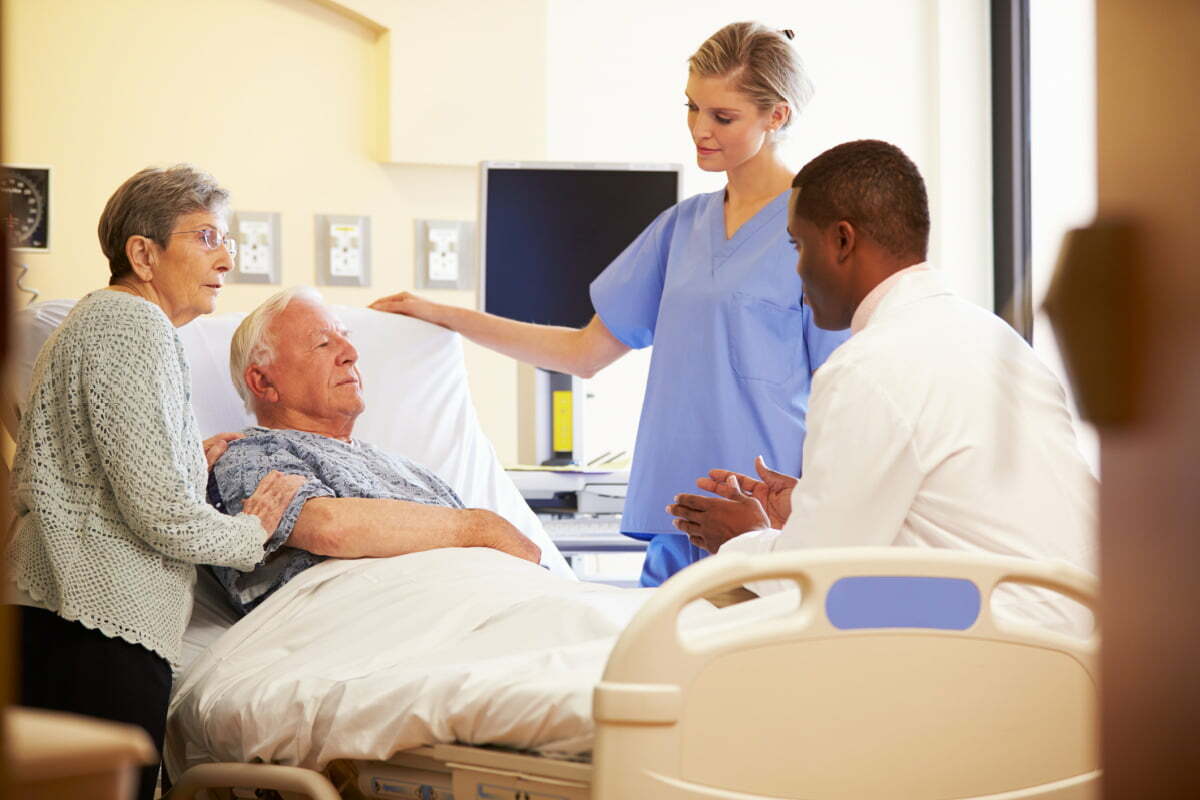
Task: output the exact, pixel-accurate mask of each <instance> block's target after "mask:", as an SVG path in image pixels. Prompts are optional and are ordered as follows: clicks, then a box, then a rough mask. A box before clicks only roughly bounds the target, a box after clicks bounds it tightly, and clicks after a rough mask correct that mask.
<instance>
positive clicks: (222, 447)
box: [204, 433, 246, 469]
mask: <svg viewBox="0 0 1200 800" xmlns="http://www.w3.org/2000/svg"><path fill="white" fill-rule="evenodd" d="M245 436H246V434H244V433H218V434H217V435H216V436H210V437H208V438H207V439H205V440H204V460H205V461H207V462H208V468H209V469H212V468H213V464H215V463H217V459H218V458H220V457H221V456H223V455H225V451H226V450H228V449H229V443H230V442H233V441H236V440H238V439H243V438H245Z"/></svg>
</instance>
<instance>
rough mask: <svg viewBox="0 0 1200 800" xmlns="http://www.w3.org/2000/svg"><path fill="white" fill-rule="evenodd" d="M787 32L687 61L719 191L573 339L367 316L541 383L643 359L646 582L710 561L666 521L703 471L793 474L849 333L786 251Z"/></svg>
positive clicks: (406, 308) (728, 31)
mask: <svg viewBox="0 0 1200 800" xmlns="http://www.w3.org/2000/svg"><path fill="white" fill-rule="evenodd" d="M790 38H791V32H790V31H774V30H771V29H769V28H766V27H764V26H762V25H759V24H757V23H751V22H742V23H734V24H732V25H727V26H725V27H724V28H722V29H721V30H719V31H717V33H715V34H714V35H713V36H712V37H710V38H709V39H708V40H707V41H706V42H704V44H702V45H701V46H700V49H699V50H697V51H696V52H695V53H694V54H693V55H692V57H691V58H690V59H689V61H688V64H689V72H688V82H687V89H686V96H687V120H688V128H689V130H690V132H691V135H692V141H693V143H694V145H695V148H696V161H697V164H698V165H699V166H700V168H701V169H704V170H706V171H709V172H724V173H725V175H726V178H727V181H728V182H727V184H726V187H725V188H724V189H722V190H720V191H717V192H713V193H711V194H702V195H697V196H695V197H691V198H688V199H687V200H684V201H683V202H681V203H679V204H678V205H676V206H673V207H672V208H669V209H667V210H666V211H664V212H663V213H662V214H661V215H659V217H658V218H657V219H656V220H654V222H652V223H651V224H650V226H649V227H648V228H646V230H645V231H643V232H642V233H641V235H639V236H638V238H637V239H635V240H634V241H633V243H632V244H630V245H629V247H628V248H626V249H625V251H624V252H623V253H621V255H619V256H618V257H617V258H616V260H615V261H613V262H612V264H610V265H609V266H608V267H607V268H606V269H605V271H604V272H603V273H601V275H600V276H599V277H597V278H596V280H595V281H594V282H593V283H592V286H591V296H592V305H593V307H594V308H595V309H596V316H594V317H593V318H592V320H591V322H590V323H588V325H587V326H585V327H584V328H582V329H578V330H576V329H573V328H562V327H554V326H545V325H531V324H528V323H523V322H515V321H512V320H507V319H503V318H501V317H496V316H492V315H490V314H485V313H482V312H479V311H475V310H472V309H465V308H457V307H453V306H445V305H441V304H438V303H432V302H430V301H428V300H424V299H423V298H420V297H417V296H415V295H412V294H409V293H408V292H401V293H399V294H396V295H392V296H390V297H385V298H382V299H380V300H377V301H376V302H375V303H373V304H372V308H376V309H378V310H381V311H392V312H395V313H401V314H407V315H409V316H415V317H418V318H421V319H425V320H428V321H429V322H433V323H436V324H439V325H442V326H444V327H447V328H450V329H452V330H455V331H458V332H459V333H461V334H462V335H464V336H466V337H467V338H469V339H471V340H472V341H474V342H477V343H479V344H482V345H483V346H485V347H489V348H491V349H493V350H496V351H499V352H501V353H505V354H507V355H510V356H512V357H513V358H517V359H520V360H522V361H526V362H529V363H531V364H535V365H537V366H539V367H543V368H545V369H552V370H557V371H559V372H566V373H570V374H573V375H578V376H580V377H585V378H586V377H590V376H592V375H594V374H595V373H596V372H597V371H599V370H600V369H602V368H603V367H605V366H607V365H609V364H611V363H612V362H613V361H615V360H616V359H618V358H619V357H621V356H622V355H624V354H625V353H627V352H629V350H631V349H633V348H641V347H648V346H650V345H654V352H653V355H652V357H651V362H650V374H649V379H648V381H647V385H646V397H645V400H644V403H643V406H642V416H641V421H640V423H639V425H638V439H637V444H636V447H635V449H634V459H633V466H632V471H631V474H630V478H629V494H628V496H627V498H626V501H625V511H624V514H623V515H622V520H621V522H622V529H623V530H624V531H625V532H626V533H627V534H628V535H630V536H634V537H636V538H641V539H648V540H649V544H648V545H647V550H646V562H645V565H644V567H643V571H642V583H643V584H644V585H647V586H657V585H658V584H659V583H661V582H662V581H664V580H666V578H667V577H669V576H670V575H672V574H673V573H675V572H677V571H678V570H680V569H682V568H683V567H685V566H687V565H688V564H691V563H692V562H694V561H697V560H699V559H701V558H703V557H704V556H705V555H707V554H706V553H705V552H704V551H703V550H700V549H699V548H697V547H695V546H694V545H692V544H691V543H690V542H689V541H688V538H687V536H686V535H684V534H682V533H680V532H679V531H678V530H676V529H675V527H674V525H673V523H672V518H671V516H670V515H669V514H668V513H667V511H666V506H667V505H668V504H669V503H671V502H672V499H673V498H674V496H675V495H676V494H678V493H680V492H686V491H691V490H692V487H693V485H694V484H693V481H694V479H695V476H697V475H705V474H707V473H708V470H709V469H710V468H712V466H713V465H714V464H720V465H728V467H729V468H731V469H740V470H742V471H743V472H746V473H749V474H752V473H751V470H750V467H751V466H752V465H753V464H754V460H755V457H756V456H759V455H762V456H763V457H764V458H765V460H766V462H767V463H768V464H770V465H771V466H773V467H775V468H776V469H779V470H780V471H782V472H786V473H790V474H793V475H796V474H799V471H800V459H801V456H800V454H801V452H802V448H803V445H804V436H805V414H806V411H807V409H808V393H809V386H810V383H811V380H812V374H813V372H814V371H815V370H816V368H817V367H818V366H820V365H821V363H823V362H824V361H825V359H826V357H827V356H828V355H829V354H830V353H831V352H832V351H833V349H834V348H835V347H837V346H838V345H839V344H841V342H842V341H844V340H845V338H846V335H847V332H846V331H840V332H835V331H823V330H821V329H819V328H817V327H816V326H815V325H814V324H813V321H812V316H811V313H810V312H809V310H808V309H807V307H805V306H804V305H803V303H802V302H801V298H802V294H803V288H802V286H801V283H800V278H799V277H798V276H797V275H796V256H795V251H794V250H793V249H792V246H791V244H790V243H789V241H788V234H787V230H786V224H787V201H788V195H789V194H790V192H791V182H792V176H793V171H792V170H791V169H790V168H789V167H788V166H787V165H786V164H785V163H784V162H783V160H782V158H781V157H780V155H779V153H778V152H777V148H776V144H777V141H778V139H779V136H780V133H781V132H782V131H783V130H784V129H785V128H787V127H788V126H789V125H790V124H791V123H792V121H793V119H794V118H795V117H796V116H797V115H798V114H799V112H800V110H801V109H802V108H803V106H804V105H805V103H807V101H808V99H809V98H810V97H811V95H812V85H811V84H810V83H809V81H808V78H807V76H806V75H805V74H804V70H803V66H802V65H801V63H800V59H799V58H798V57H797V56H796V54H795V52H794V51H793V49H792V47H791V45H790V44H789V40H790Z"/></svg>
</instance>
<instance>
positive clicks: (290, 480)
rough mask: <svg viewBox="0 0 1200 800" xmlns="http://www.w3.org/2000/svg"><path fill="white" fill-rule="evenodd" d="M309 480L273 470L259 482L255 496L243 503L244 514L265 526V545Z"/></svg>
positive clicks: (301, 476)
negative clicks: (297, 494) (293, 499)
mask: <svg viewBox="0 0 1200 800" xmlns="http://www.w3.org/2000/svg"><path fill="white" fill-rule="evenodd" d="M306 480H308V479H307V478H305V477H304V476H303V475H285V474H284V473H282V472H279V471H278V470H271V471H270V472H268V473H267V474H266V475H264V476H263V479H262V480H261V481H259V482H258V486H257V487H256V488H255V489H254V494H252V495H250V496H249V497H247V498H246V502H244V503H242V513H244V514H250V515H251V516H254V517H258V521H259V522H260V523H261V524H262V526H263V532H264V535H263V543H264V544H265V543H266V541H267V539H270V538H271V534H272V533H274V532H275V529H276V528H277V527H279V520H281V519H283V512H284V511H287V507H288V506H289V505H291V503H292V498H294V497H295V496H296V492H298V491H300V487H301V486H303V485H304V482H305V481H306Z"/></svg>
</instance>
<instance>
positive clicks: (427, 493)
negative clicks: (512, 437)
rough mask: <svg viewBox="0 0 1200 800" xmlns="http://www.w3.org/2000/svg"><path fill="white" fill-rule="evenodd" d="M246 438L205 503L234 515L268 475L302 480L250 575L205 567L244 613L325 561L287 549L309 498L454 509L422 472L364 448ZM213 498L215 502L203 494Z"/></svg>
mask: <svg viewBox="0 0 1200 800" xmlns="http://www.w3.org/2000/svg"><path fill="white" fill-rule="evenodd" d="M243 433H245V434H246V438H244V439H238V440H237V441H234V442H231V443H230V445H229V450H228V451H226V453H225V455H223V456H222V457H221V459H220V460H219V461H217V464H216V466H215V467H213V481H212V482H210V487H209V488H210V500H213V501H217V500H219V501H220V503H222V504H223V505H224V510H225V511H226V512H227V513H230V514H237V513H238V512H239V511H241V510H242V504H243V503H244V502H245V500H246V498H248V497H249V496H250V495H252V494H253V493H254V489H255V488H256V487H257V486H258V482H259V481H260V480H262V479H263V477H264V476H265V475H266V474H267V473H268V472H270V471H271V470H273V469H274V470H279V471H280V472H283V473H287V474H289V475H303V476H304V477H306V478H308V480H307V482H306V483H305V484H304V485H303V486H301V487H300V491H298V492H297V493H296V497H295V498H294V499H293V500H292V502H291V504H290V505H289V506H288V507H287V510H286V511H285V512H284V514H283V518H282V519H281V520H280V521H279V527H277V528H276V529H275V533H274V535H272V536H271V538H270V540H269V541H268V542H267V545H266V552H267V557H266V558H265V560H264V561H263V562H262V563H261V564H259V565H258V566H257V567H255V568H254V569H253V570H251V571H250V572H241V571H239V570H236V569H231V568H228V567H212V570H213V573H214V574H215V575H216V576H217V579H218V580H219V581H220V582H221V585H222V586H224V587H225V589H226V590H227V591H228V592H229V597H230V599H231V600H232V601H233V605H234V607H235V608H236V609H238V610H239V611H241V612H242V613H246V612H248V611H250V609H252V608H254V607H255V606H257V605H258V604H259V603H261V602H262V601H263V600H265V599H266V598H267V596H268V595H270V594H271V592H274V591H275V590H276V589H278V588H279V587H280V586H283V584H285V583H287V582H288V581H289V580H291V579H292V578H294V577H295V576H296V575H298V574H300V573H301V572H303V571H304V570H306V569H308V568H309V567H311V566H313V565H314V564H319V563H320V562H322V561H324V560H325V556H318V555H313V554H312V553H309V552H307V551H305V550H299V549H297V548H294V547H288V546H287V540H288V537H289V536H291V535H292V528H293V527H294V526H295V524H296V520H297V519H298V518H299V517H300V510H301V508H302V507H303V506H304V503H305V502H306V501H307V500H309V499H311V498H313V497H368V498H377V499H380V498H381V499H389V500H409V501H412V502H415V503H425V504H427V505H434V506H448V507H450V508H462V507H463V502H462V500H460V499H459V497H458V495H457V494H456V493H455V492H454V490H453V489H451V488H450V486H449V485H448V484H447V483H446V482H445V481H443V480H442V479H441V478H439V477H438V476H437V475H434V474H433V473H432V472H430V471H429V470H427V469H425V468H424V467H422V466H420V465H419V464H415V463H413V462H412V461H409V460H408V459H406V458H402V457H400V456H394V455H391V454H389V453H386V452H384V451H383V450H380V449H379V448H377V447H373V446H371V445H369V444H367V443H365V442H361V441H358V440H353V441H351V442H343V441H340V440H338V439H331V438H329V437H328V436H321V435H320V434H316V433H305V432H303V431H293V430H274V429H270V428H263V427H253V428H247V429H246V430H245V431H243ZM214 490H215V493H216V495H217V496H216V497H212V496H211V495H212V494H213V493H214Z"/></svg>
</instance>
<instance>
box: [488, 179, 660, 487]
mask: <svg viewBox="0 0 1200 800" xmlns="http://www.w3.org/2000/svg"><path fill="white" fill-rule="evenodd" d="M680 170H681V166H680V165H678V164H563V163H551V162H511V161H508V162H501V161H487V162H484V163H483V164H481V165H480V172H479V183H480V191H479V203H480V208H479V274H480V291H479V305H480V308H482V309H483V310H484V311H486V312H488V313H490V314H496V315H498V316H501V317H507V318H508V319H515V320H518V321H520V322H535V323H540V324H543V325H564V326H567V327H571V328H581V327H583V326H584V325H586V324H587V323H588V321H589V320H590V319H591V318H592V314H593V313H594V310H593V309H592V300H591V295H590V293H589V291H588V287H589V286H590V285H591V283H592V281H593V280H594V279H595V278H596V276H597V275H599V274H600V273H601V272H603V271H604V268H605V267H607V266H608V265H609V263H610V262H611V261H612V260H613V259H614V258H616V257H617V256H618V255H620V254H621V251H623V250H624V249H625V248H626V247H628V246H629V244H630V243H631V242H632V241H633V240H634V239H636V238H637V236H638V234H639V233H641V232H642V231H643V230H645V228H646V226H647V225H649V224H650V223H651V222H652V221H653V220H654V218H655V217H657V216H658V215H659V214H660V213H662V212H663V211H664V210H666V209H667V208H669V207H671V206H673V205H674V204H675V203H677V202H678V201H679V177H680ZM536 381H537V389H536V390H535V395H536V405H535V408H534V417H535V423H534V429H535V439H536V441H535V442H534V452H535V457H536V459H537V460H538V461H539V462H541V463H544V464H550V465H563V464H574V463H578V462H579V457H580V456H581V455H582V453H583V444H582V439H583V401H582V397H583V392H582V390H581V388H580V385H579V381H578V379H574V378H572V377H571V376H569V375H562V374H560V373H554V372H545V371H542V370H538V371H537V376H536Z"/></svg>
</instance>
